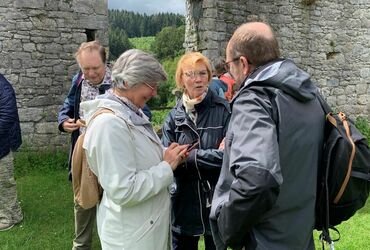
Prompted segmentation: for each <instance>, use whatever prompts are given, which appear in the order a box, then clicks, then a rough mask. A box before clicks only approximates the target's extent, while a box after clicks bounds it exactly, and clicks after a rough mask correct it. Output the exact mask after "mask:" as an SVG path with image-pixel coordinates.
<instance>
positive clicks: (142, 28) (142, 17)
mask: <svg viewBox="0 0 370 250" xmlns="http://www.w3.org/2000/svg"><path fill="white" fill-rule="evenodd" d="M109 25H110V27H111V28H112V29H114V28H119V29H121V30H124V31H125V32H126V34H127V36H128V37H129V38H131V37H143V36H155V35H156V34H157V33H158V32H160V31H161V30H162V29H163V28H164V27H168V26H174V27H179V26H181V25H185V17H184V16H182V15H180V14H174V13H159V14H154V15H146V14H139V13H135V12H132V11H126V10H109Z"/></svg>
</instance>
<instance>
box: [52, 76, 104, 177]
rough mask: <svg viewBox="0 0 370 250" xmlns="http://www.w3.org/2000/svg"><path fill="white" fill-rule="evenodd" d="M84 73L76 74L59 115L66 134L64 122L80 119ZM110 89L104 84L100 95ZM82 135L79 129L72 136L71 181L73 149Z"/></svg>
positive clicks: (60, 123)
mask: <svg viewBox="0 0 370 250" xmlns="http://www.w3.org/2000/svg"><path fill="white" fill-rule="evenodd" d="M81 83H82V73H78V74H76V75H75V76H74V77H73V79H72V87H71V89H70V90H69V92H68V95H67V97H66V99H65V100H64V103H63V107H62V108H61V109H60V111H59V113H58V129H59V131H61V132H66V131H65V130H64V129H63V126H62V124H63V122H64V121H65V120H67V119H69V118H74V119H75V120H76V121H77V120H78V119H79V118H80V102H81V86H82V84H81ZM109 88H110V85H107V84H102V85H101V86H100V88H99V94H104V93H105V91H106V90H108V89H109ZM79 135H80V131H79V130H78V129H77V130H75V131H73V132H72V135H71V147H70V151H69V159H68V171H69V179H70V180H71V177H72V176H71V160H72V159H71V158H72V152H73V148H74V146H75V144H76V141H77V138H78V136H79Z"/></svg>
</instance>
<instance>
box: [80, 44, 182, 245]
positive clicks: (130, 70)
mask: <svg viewBox="0 0 370 250" xmlns="http://www.w3.org/2000/svg"><path fill="white" fill-rule="evenodd" d="M112 79H113V82H112V92H110V93H107V94H106V95H103V96H100V97H98V98H97V99H95V100H93V101H87V102H83V103H81V109H82V110H83V111H84V113H85V114H86V119H87V121H89V119H90V118H91V117H93V115H94V114H95V113H96V112H98V111H99V110H101V109H109V110H111V111H112V112H113V113H103V114H100V115H99V116H96V117H95V118H94V120H93V121H92V122H91V124H89V127H88V128H87V130H86V134H85V139H84V144H83V148H84V149H85V151H86V157H87V161H88V163H89V166H90V168H91V170H92V171H93V172H94V174H95V175H96V176H97V178H98V181H99V183H100V184H101V186H102V187H103V190H104V192H103V197H102V200H101V202H100V204H99V205H98V209H97V226H98V233H99V237H100V241H101V246H102V249H130V250H135V249H138V250H147V249H153V250H166V249H171V248H170V239H171V235H170V196H169V191H168V186H169V185H170V184H171V183H172V181H173V171H174V170H175V169H176V167H177V165H178V164H179V163H180V162H182V161H184V160H185V158H186V156H187V153H186V149H187V147H188V145H182V146H180V145H178V144H177V143H173V144H170V145H168V148H167V149H165V150H164V148H163V146H162V144H161V141H160V139H159V138H158V136H157V135H156V133H155V132H154V130H153V127H152V125H151V123H150V122H149V121H148V119H146V118H145V116H144V114H143V111H142V108H143V107H144V105H145V103H146V102H147V101H149V100H150V99H151V98H152V97H153V96H156V95H157V89H158V85H159V84H160V82H164V81H166V79H167V75H166V73H165V71H164V69H163V67H162V65H161V64H160V63H159V62H158V61H157V60H156V59H155V58H154V57H153V56H152V55H150V54H148V53H146V52H143V51H140V50H137V49H131V50H127V51H126V52H124V53H123V54H122V55H121V56H120V57H119V58H118V60H117V61H116V63H115V64H114V66H113V68H112Z"/></svg>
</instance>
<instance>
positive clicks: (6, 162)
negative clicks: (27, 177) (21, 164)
mask: <svg viewBox="0 0 370 250" xmlns="http://www.w3.org/2000/svg"><path fill="white" fill-rule="evenodd" d="M13 161H14V157H13V153H12V152H10V153H9V154H7V155H6V156H4V157H3V158H1V159H0V223H3V224H17V223H19V222H21V221H22V219H23V215H22V210H21V206H20V205H19V203H18V200H17V186H16V183H15V179H14V163H13Z"/></svg>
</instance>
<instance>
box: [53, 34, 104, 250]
mask: <svg viewBox="0 0 370 250" xmlns="http://www.w3.org/2000/svg"><path fill="white" fill-rule="evenodd" d="M75 57H76V60H77V62H78V64H79V66H80V69H81V72H80V73H78V74H77V75H75V76H74V77H73V79H72V87H71V89H70V90H69V93H68V95H67V98H66V99H65V100H64V103H63V107H62V108H61V110H60V111H59V114H58V128H59V130H60V131H62V132H68V133H71V134H72V136H71V148H70V154H69V179H70V180H71V178H73V177H72V176H71V156H72V152H73V148H74V145H75V143H76V141H77V138H78V136H79V135H80V133H81V128H80V127H79V126H78V125H77V124H76V121H77V120H78V119H79V118H80V117H81V118H83V114H82V113H81V111H80V102H82V101H87V100H92V99H95V97H96V96H98V95H99V94H104V93H105V91H107V90H108V89H109V88H110V86H111V74H110V69H109V68H108V67H107V65H106V52H105V49H104V47H103V46H101V45H100V44H99V42H97V41H92V42H85V43H82V44H81V46H80V47H79V49H78V50H77V52H76V54H75ZM74 211H75V234H76V235H75V236H76V237H75V239H74V240H73V249H75V250H77V249H91V244H92V231H93V227H94V222H95V214H96V208H95V207H94V208H90V209H83V208H82V207H80V206H79V205H78V204H77V203H76V202H75V206H74Z"/></svg>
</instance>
